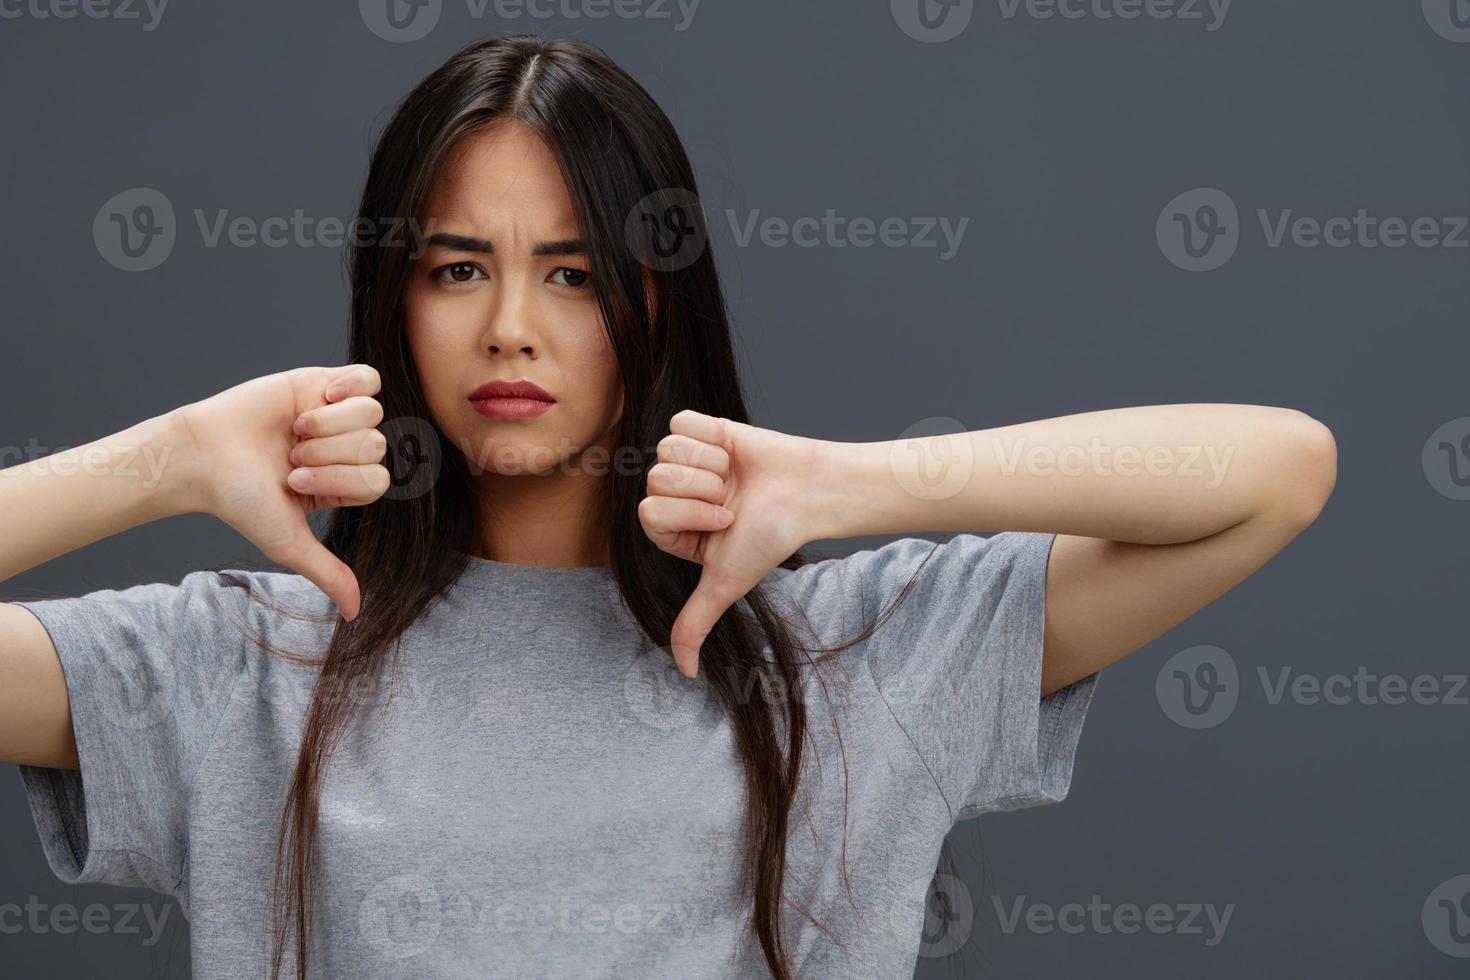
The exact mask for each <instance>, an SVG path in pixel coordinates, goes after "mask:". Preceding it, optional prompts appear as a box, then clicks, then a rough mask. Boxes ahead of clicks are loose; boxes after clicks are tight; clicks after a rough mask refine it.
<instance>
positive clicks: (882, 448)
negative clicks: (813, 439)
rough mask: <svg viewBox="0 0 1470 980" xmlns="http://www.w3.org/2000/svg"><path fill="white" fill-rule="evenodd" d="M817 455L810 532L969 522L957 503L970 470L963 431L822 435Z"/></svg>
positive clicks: (939, 527) (933, 527)
mask: <svg viewBox="0 0 1470 980" xmlns="http://www.w3.org/2000/svg"><path fill="white" fill-rule="evenodd" d="M817 460H818V462H817V466H816V472H815V478H814V480H813V483H814V493H813V495H812V505H811V510H810V522H811V525H812V529H813V534H814V536H813V538H812V540H826V539H837V538H850V537H858V536H863V535H885V534H910V533H924V532H930V531H946V530H953V529H955V528H957V527H962V526H967V525H966V524H965V522H964V520H963V518H962V516H961V514H960V513H958V511H960V510H962V509H963V507H964V501H965V491H966V490H967V488H968V487H969V484H970V483H971V481H972V480H973V478H974V476H975V453H974V447H973V443H972V442H971V440H970V437H969V434H968V433H951V434H944V435H935V436H925V437H919V438H908V439H895V440H890V441H885V442H823V443H821V444H820V446H819V448H818V453H817Z"/></svg>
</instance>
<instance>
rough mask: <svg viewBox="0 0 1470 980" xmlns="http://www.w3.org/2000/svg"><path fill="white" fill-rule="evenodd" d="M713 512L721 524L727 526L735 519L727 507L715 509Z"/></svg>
mask: <svg viewBox="0 0 1470 980" xmlns="http://www.w3.org/2000/svg"><path fill="white" fill-rule="evenodd" d="M715 512H716V516H717V517H718V518H719V521H720V523H721V524H729V523H730V522H731V521H733V520H734V519H735V512H734V511H733V510H731V509H730V508H728V507H717V508H715Z"/></svg>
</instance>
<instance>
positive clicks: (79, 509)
mask: <svg viewBox="0 0 1470 980" xmlns="http://www.w3.org/2000/svg"><path fill="white" fill-rule="evenodd" d="M178 424H179V422H178V415H177V414H176V413H173V412H171V413H169V414H167V415H162V416H159V417H158V418H154V419H148V420H147V421H145V422H140V423H138V424H137V425H135V426H133V427H131V428H129V429H124V430H123V431H121V432H118V433H116V434H115V435H110V436H107V437H105V438H102V439H98V440H97V441H95V442H90V443H88V444H86V445H85V446H78V447H76V448H75V449H68V450H66V451H65V452H60V453H55V454H53V455H51V456H47V457H44V458H43V459H38V460H34V461H32V462H29V463H25V464H23V465H20V466H12V467H9V468H7V469H3V470H0V541H4V542H5V547H4V548H3V549H0V581H3V580H8V579H10V578H12V577H14V576H16V575H18V574H20V573H21V572H23V571H26V570H27V569H29V568H34V567H35V566H37V565H40V564H43V563H45V562H48V561H50V560H51V559H52V558H55V557H57V556H58V555H63V554H66V553H67V552H69V551H74V550H75V549H77V548H81V547H83V546H84V545H87V544H91V543H92V542H93V541H99V540H101V539H103V538H106V537H110V536H111V535H114V534H117V533H118V532H119V531H125V530H127V529H128V528H131V527H136V526H138V525H139V524H146V523H148V522H149V521H154V520H157V519H159V518H161V517H168V516H170V515H173V514H186V513H191V512H193V511H197V510H200V509H202V508H201V505H200V503H199V501H198V500H196V499H192V498H191V496H190V493H189V488H190V487H191V486H193V485H194V484H193V483H192V481H190V480H187V479H179V478H177V476H178V474H176V473H170V467H171V466H174V465H176V464H177V465H180V466H181V465H184V461H183V460H182V459H181V458H180V456H181V455H182V454H179V453H178V452H177V450H178V447H179V444H180V443H179V438H178V432H177V426H178ZM0 759H4V760H5V761H9V762H19V763H25V764H27V765H37V766H60V767H66V768H71V769H75V768H76V767H77V758H76V744H75V742H74V741H73V739H72V731H71V713H70V707H69V705H68V703H67V696H66V682H65V679H64V678H63V676H62V673H61V663H60V661H59V660H58V659H57V656H56V648H55V647H54V646H53V645H52V643H51V638H50V636H48V635H47V633H46V630H45V628H44V627H43V626H42V625H41V623H40V621H39V620H38V619H36V617H35V616H33V615H31V613H30V612H29V611H28V610H26V609H23V608H21V607H20V606H16V605H12V604H10V603H3V604H0Z"/></svg>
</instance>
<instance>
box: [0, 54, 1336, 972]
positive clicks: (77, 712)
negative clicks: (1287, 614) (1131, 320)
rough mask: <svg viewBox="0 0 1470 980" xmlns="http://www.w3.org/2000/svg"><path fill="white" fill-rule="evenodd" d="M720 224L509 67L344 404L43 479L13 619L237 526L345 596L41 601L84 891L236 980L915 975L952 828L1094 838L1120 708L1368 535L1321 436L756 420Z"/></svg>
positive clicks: (557, 86) (682, 189)
mask: <svg viewBox="0 0 1470 980" xmlns="http://www.w3.org/2000/svg"><path fill="white" fill-rule="evenodd" d="M696 193H697V191H696V186H695V181H694V178H693V174H692V172H691V169H690V166H689V163H688V160H687V158H686V156H685V153H684V151H683V148H682V147H681V145H680V143H679V141H678V138H677V136H676V135H675V133H674V131H673V129H672V127H671V125H670V124H669V121H668V120H667V118H666V117H665V116H664V115H663V113H662V112H661V111H660V110H659V109H658V107H657V106H656V105H655V104H654V103H653V101H652V100H651V99H650V98H649V96H648V95H647V93H646V92H645V91H644V90H643V89H642V88H641V87H640V86H639V85H638V84H637V83H636V82H634V81H633V80H632V79H631V78H630V77H628V76H627V75H626V74H625V73H623V72H622V71H621V70H620V69H618V68H617V67H616V66H615V65H613V64H612V63H611V62H610V61H608V60H607V59H606V58H605V57H604V56H602V55H601V54H600V53H598V52H596V51H595V50H594V49H591V48H588V47H586V46H583V45H580V44H574V43H566V42H556V43H544V42H541V41H537V40H534V39H531V38H525V37H511V38H496V39H491V40H488V41H484V42H481V43H477V44H474V45H471V46H469V47H467V48H466V49H465V50H463V51H462V52H460V53H459V54H457V55H456V56H455V57H453V58H452V59H451V60H450V61H449V62H447V63H446V64H445V65H444V66H442V67H441V68H439V69H438V70H437V71H435V72H434V73H433V74H431V75H430V76H429V77H427V78H426V79H424V80H423V81H422V82H421V83H420V84H419V85H418V86H417V87H416V88H415V89H414V90H413V91H412V92H411V93H409V95H408V96H407V98H406V99H405V100H404V102H403V103H402V104H401V106H400V107H399V109H398V111H397V113H396V115H395V116H394V117H393V119H392V120H391V122H390V123H389V125H388V126H387V128H386V130H385V131H384V133H383V134H382V136H381V138H380V140H379V142H378V145H377V147H376V149H375V152H374V154H373V158H372V162H371V166H370V170H369V174H368V178H367V184H366V188H365V191H364V194H363V198H362V202H361V206H360V217H361V219H362V223H361V224H360V226H359V227H363V228H373V229H382V230H385V233H384V234H381V235H379V236H378V237H369V238H365V239H361V238H360V240H359V241H357V242H355V244H354V248H353V252H352V339H351V346H350V350H349V357H348V361H349V363H348V364H347V365H346V366H345V367H339V368H320V367H311V368H299V369H296V370H291V371H285V372H282V373H279V374H275V375H271V376H268V377H264V378H258V379H255V380H252V381H248V382H246V383H244V384H241V385H238V386H236V387H234V388H231V389H229V390H227V391H225V392H222V393H220V394H218V395H215V396H213V397H211V398H207V399H204V400H202V401H199V402H195V403H192V404H188V405H185V406H182V407H180V408H178V409H175V410H173V411H171V412H168V413H167V414H165V415H163V416H161V417H159V418H155V419H150V420H147V421H144V422H141V423H139V424H138V425H136V426H134V427H132V428H130V429H127V430H125V431H123V432H120V433H118V434H116V435H113V436H109V437H106V438H103V439H100V440H98V441H96V442H94V443H91V444H89V445H87V446H83V447H81V448H79V449H76V450H71V451H69V452H66V453H59V454H56V455H54V456H51V457H47V458H45V459H42V460H39V461H36V462H34V463H30V464H27V465H25V466H17V467H15V468H13V469H11V470H7V471H5V472H4V474H3V475H4V477H5V478H4V479H3V480H0V541H4V542H5V544H4V546H3V551H0V578H6V579H8V578H10V577H11V576H13V575H16V574H18V573H19V572H22V571H24V570H25V569H28V568H31V567H34V566H36V565H38V564H40V563H42V562H45V561H47V560H48V559H50V558H52V557H55V556H56V555H59V554H62V553H64V552H66V551H69V550H72V549H74V548H77V547H80V546H82V545H84V544H86V543H89V542H92V541H96V540H98V539H100V538H103V537H106V536H108V535H111V534H114V533H116V532H118V531H120V530H123V529H124V528H127V527H131V526H134V525H137V524H139V523H143V522H146V521H150V520H155V519H158V518H161V517H165V516H168V515H173V514H180V513H193V512H203V513H210V514H214V515H215V516H217V517H219V518H220V519H221V520H224V521H226V522H227V523H229V524H230V525H231V526H232V527H234V528H236V529H237V530H238V531H240V532H241V533H242V534H243V535H245V536H246V537H247V538H248V539H249V540H251V541H252V542H254V544H255V545H257V546H258V547H259V548H260V550H261V551H262V552H263V553H264V554H265V555H266V556H267V557H268V558H270V559H272V560H273V561H275V562H278V563H280V564H281V565H284V566H286V567H287V568H288V569H291V570H293V571H294V572H295V573H297V574H291V573H288V572H279V571H253V570H246V569H241V568H235V569H223V570H209V571H198V572H194V573H192V574H189V575H187V576H185V577H184V578H183V580H182V581H181V582H180V583H178V584H176V585H168V584H162V583H155V584H149V585H141V586H135V587H133V588H130V589H125V590H122V591H112V590H101V591H96V592H92V593H89V594H87V595H84V596H80V597H76V598H65V599H55V600H46V601H33V602H22V603H11V604H7V605H3V606H0V651H3V653H0V691H3V692H5V693H3V694H0V757H3V758H5V759H7V760H10V761H14V762H16V763H19V764H20V765H21V766H22V769H21V773H22V775H23V777H24V781H25V786H26V789H27V792H28V797H29V800H30V803H31V806H32V808H33V813H34V815H35V818H36V822H37V826H38V829H39V831H40V834H41V838H42V841H43V844H44V847H45V852H46V855H47V858H48V861H49V862H50V864H51V867H52V869H53V870H54V871H55V873H56V874H57V875H59V876H60V877H61V878H63V879H64V880H67V881H74V882H82V881H97V882H112V883H117V884H128V885H141V886H146V887H150V888H154V889H157V890H159V891H163V892H166V893H169V894H173V895H176V896H178V898H179V900H180V901H181V903H182V904H183V906H184V908H185V910H186V911H187V912H188V913H189V916H190V919H191V922H192V938H193V946H194V948H193V957H194V970H195V974H196V976H199V977H203V978H217V977H219V978H223V977H258V976H260V975H262V974H264V973H266V972H269V973H270V975H271V976H273V977H274V976H277V975H279V974H280V973H282V972H286V973H294V974H296V975H301V976H305V975H307V974H306V971H307V969H308V968H309V969H310V970H311V971H313V973H314V974H315V975H326V976H339V975H340V976H346V975H350V976H354V977H374V976H384V977H388V976H392V977H400V976H420V977H428V976H460V975H464V976H477V977H485V976H507V977H524V976H573V975H575V976H640V977H675V976H677V977H694V976H698V977H715V976H721V977H737V976H738V977H746V976H751V977H754V976H765V975H771V976H776V977H781V978H787V977H793V976H796V975H798V974H799V975H802V976H809V977H829V976H830V977H858V976H861V977H893V976H900V975H902V976H907V975H909V974H910V973H911V972H912V969H913V964H914V959H915V956H916V953H917V950H918V944H919V937H920V932H921V929H922V926H923V921H924V898H925V894H926V890H927V888H928V886H929V884H930V878H931V875H932V873H933V871H934V868H935V864H936V860H937V857H938V855H939V852H940V847H941V845H942V843H943V840H944V837H945V835H946V834H947V832H948V831H949V830H950V829H951V827H952V826H953V825H954V823H955V822H956V821H957V820H960V819H964V818H967V817H972V816H975V815H978V814H980V813H983V812H988V811H992V810H999V809H1013V808H1017V807H1022V806H1028V805H1035V804H1040V803H1046V802H1052V801H1058V800H1061V799H1062V798H1063V797H1065V795H1066V793H1067V789H1068V785H1069V783H1070V777H1071V768H1072V758H1073V753H1074V751H1075V747H1076V744H1077V740H1078V737H1079V735H1080V732H1081V727H1082V723H1083V718H1084V716H1085V713H1086V710H1087V706H1088V704H1089V702H1090V700H1091V697H1092V692H1093V689H1094V686H1095V684H1096V680H1097V674H1098V672H1099V671H1100V670H1101V669H1102V668H1103V667H1105V666H1107V665H1108V664H1110V663H1113V662H1115V661H1117V660H1118V659H1119V658H1121V657H1123V656H1124V655H1126V654H1127V653H1129V652H1130V651H1132V650H1135V649H1137V648H1138V647H1140V646H1142V645H1144V644H1146V643H1148V642H1149V641H1150V640H1152V639H1154V638H1155V637H1158V636H1159V635H1160V634H1162V633H1163V632H1164V631H1166V630H1168V629H1169V628H1170V627H1172V626H1173V625H1175V624H1177V623H1178V622H1180V621H1181V620H1183V619H1184V618H1185V617H1187V616H1189V615H1190V614H1192V613H1193V612H1195V611H1196V610H1198V609H1200V608H1201V607H1203V606H1204V605H1206V604H1207V603H1209V602H1210V601H1212V600H1213V599H1215V598H1216V597H1218V596H1220V595H1221V594H1223V593H1224V592H1225V591H1226V590H1228V589H1230V588H1231V587H1233V586H1234V585H1236V584H1237V583H1239V582H1240V581H1241V580H1243V579H1244V578H1245V577H1246V576H1248V575H1249V574H1250V573H1251V572H1253V571H1254V570H1256V569H1257V568H1259V567H1260V566H1261V565H1262V564H1264V563H1265V562H1266V561H1267V560H1269V559H1270V557H1271V556H1272V555H1274V554H1275V553H1276V552H1277V551H1279V550H1280V549H1281V548H1282V547H1284V546H1285V544H1286V543H1287V542H1288V541H1290V540H1291V539H1292V538H1293V537H1294V536H1295V535H1296V534H1298V533H1299V532H1300V531H1301V530H1302V529H1303V528H1305V527H1306V526H1307V525H1308V524H1309V523H1311V521H1312V520H1313V519H1314V518H1315V517H1316V515H1317V513H1318V512H1319V511H1320V509H1321V508H1322V506H1323V504H1324V503H1325V501H1326V499H1327V497H1328V495H1329V494H1330V493H1331V490H1332V486H1333V483H1334V480H1335V447H1334V444H1333V440H1332V437H1331V434H1330V433H1329V432H1328V431H1327V429H1325V428H1324V427H1323V426H1322V425H1321V424H1319V423H1317V422H1316V421H1314V420H1312V419H1311V418H1309V417H1307V416H1305V415H1303V414H1301V413H1299V412H1295V411H1290V410H1283V409H1274V408H1265V407H1256V406H1246V405H1212V404H1196V405H1166V406H1157V407H1148V408H1131V409H1121V410H1115V411H1105V412H1093V413H1088V414H1083V415H1073V416H1066V417H1061V418H1053V419H1047V420H1043V421H1037V422H1032V423H1027V424H1023V425H1013V426H1006V427H1003V428H995V429H988V430H978V431H975V432H968V433H952V434H942V435H935V436H930V437H926V438H921V439H911V440H898V441H893V442H871V443H855V444H845V443H836V442H831V441H826V440H818V439H810V438H804V437H801V436H796V435H791V434H786V433H780V432H776V431H773V430H770V429H764V428H760V427H757V426H755V425H752V424H751V423H750V422H749V421H748V415H747V413H746V411H745V407H744V404H743V398H742V396H741V390H740V384H739V381H738V378H737V374H736V369H735V363H734V358H733V355H732V349H731V340H730V334H729V329H728V325H727V322H726V314H725V306H724V301H723V297H722V294H721V291H720V287H719V283H718V280H717V277H716V272H715V265H714V261H713V257H712V255H711V254H710V250H709V249H708V248H707V247H705V246H704V241H705V238H704V235H705V228H704V225H703V218H702V215H701V214H700V212H699V208H698V206H697V203H693V202H695V201H696V198H695V197H694V195H695V194H696ZM400 216H401V217H403V218H406V219H407V220H406V221H400V220H397V219H398V218H399V217H400ZM387 229H398V230H401V231H402V234H395V233H391V232H387V231H386V230H387ZM390 442H391V446H390ZM390 451H391V452H392V453H393V458H392V459H388V458H387V453H389V452H390ZM139 459H144V460H158V461H159V462H160V466H159V467H158V470H157V471H159V472H161V473H162V476H161V477H160V478H157V479H150V478H148V476H147V474H148V473H150V472H154V471H155V470H154V469H151V468H147V467H141V466H139V465H137V460H139ZM385 461H386V462H388V463H391V464H393V470H394V471H395V473H396V474H397V477H398V478H397V479H390V470H389V467H388V466H386V465H384V464H385ZM319 510H330V511H331V523H330V526H329V527H328V528H327V530H326V532H325V535H324V537H323V538H322V540H320V541H319V540H318V539H317V538H316V537H315V536H314V535H313V533H312V531H311V529H310V527H309V525H308V523H307V520H306V517H307V515H308V514H310V513H313V512H315V511H319ZM954 528H975V529H1000V533H997V534H995V535H993V536H992V537H989V538H986V537H980V536H978V535H976V534H973V533H960V534H958V535H956V536H954V537H953V538H951V539H949V540H947V541H945V542H944V543H942V544H939V545H934V544H932V543H931V542H928V541H925V540H924V539H922V538H918V537H902V538H899V539H898V540H896V541H894V542H893V543H890V544H888V545H885V546H883V547H881V548H876V549H871V550H864V551H858V552H856V553H854V554H851V555H849V556H848V557H845V558H841V559H830V560H826V561H820V562H814V561H811V560H810V559H808V558H806V557H805V556H804V555H802V553H801V551H800V549H801V548H802V547H803V546H805V545H806V544H807V543H809V542H812V541H817V540H825V539H836V538H846V537H853V536H858V535H865V534H910V535H911V534H914V533H919V532H931V531H945V530H951V529H954ZM334 607H335V610H334ZM263 651H264V652H263ZM675 665H677V670H678V671H679V673H678V674H675V673H673V670H674V666H675ZM813 708H815V709H818V710H809V709H813Z"/></svg>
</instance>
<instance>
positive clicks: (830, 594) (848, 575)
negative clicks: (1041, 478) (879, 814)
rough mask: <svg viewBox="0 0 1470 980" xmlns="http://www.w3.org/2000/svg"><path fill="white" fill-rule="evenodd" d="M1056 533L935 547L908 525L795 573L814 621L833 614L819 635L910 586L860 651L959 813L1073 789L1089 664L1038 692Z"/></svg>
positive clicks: (850, 628) (859, 620)
mask: <svg viewBox="0 0 1470 980" xmlns="http://www.w3.org/2000/svg"><path fill="white" fill-rule="evenodd" d="M1054 540H1055V536H1054V535H1052V534H1050V533H1038V532H1018V531H1006V532H1001V533H999V534H995V535H991V536H989V537H982V536H980V535H976V534H969V533H961V534H956V535H953V536H951V537H950V538H949V539H948V540H946V541H944V542H942V543H940V544H938V545H936V544H935V543H934V542H933V541H930V540H926V539H923V538H916V537H906V538H901V539H899V540H897V541H893V542H890V543H888V544H886V545H884V546H882V547H881V548H876V549H870V550H866V551H859V552H856V553H854V554H852V555H849V556H847V557H845V558H840V559H829V560H828V561H826V562H822V563H819V565H817V566H810V569H811V571H809V570H808V569H798V570H796V572H795V573H794V574H796V575H797V576H798V577H799V578H800V577H802V574H803V573H806V574H805V576H804V577H805V581H804V582H802V583H801V585H802V586H804V589H802V591H805V592H806V593H807V596H806V598H807V604H808V608H809V609H812V610H814V611H815V612H814V615H815V618H816V619H817V620H820V621H821V622H820V623H819V624H818V625H826V624H829V623H834V621H835V624H834V625H832V627H831V629H830V630H823V636H822V639H823V640H829V638H830V639H835V638H836V637H837V636H838V635H839V634H840V635H841V636H842V637H843V638H846V637H849V636H852V635H855V633H856V631H857V630H859V629H860V628H861V627H862V626H864V625H866V624H867V623H869V622H871V621H873V620H874V619H876V618H877V617H878V615H879V613H880V612H882V611H884V610H885V609H886V608H887V607H888V606H889V605H890V604H891V603H892V602H893V600H894V599H895V598H896V597H897V596H898V594H899V593H900V592H902V591H903V589H904V588H905V587H906V586H907V587H908V588H909V592H908V594H907V595H906V596H905V597H904V599H903V600H902V602H900V603H899V605H898V606H897V609H896V610H895V611H894V612H893V614H892V615H891V616H890V617H889V618H888V619H887V620H886V621H885V622H884V623H883V625H881V626H880V627H879V628H878V630H877V631H876V632H875V633H874V634H873V635H872V636H871V637H870V638H869V639H868V640H866V641H865V644H864V647H863V649H864V658H865V660H866V663H867V666H868V669H869V670H870V671H871V674H872V679H873V682H874V684H875V685H876V687H877V689H878V692H879V694H880V696H881V698H882V701H883V702H884V704H885V705H886V707H887V709H888V710H889V712H890V713H891V714H892V716H893V720H894V721H895V722H896V723H897V725H898V728H899V730H900V731H901V732H902V734H903V737H905V738H907V740H908V741H909V742H910V743H911V744H912V746H913V748H914V750H915V752H916V753H917V755H918V757H919V758H920V759H921V760H922V763H923V764H924V765H925V766H926V767H927V768H928V770H929V772H930V773H931V774H932V776H933V778H934V781H935V783H936V784H937V785H938V787H939V790H940V792H941V793H942V794H943V797H944V799H945V802H946V803H947V804H948V806H949V809H950V812H951V815H952V817H953V819H954V820H956V821H959V820H964V819H968V818H970V817H975V816H979V815H980V814H982V813H987V812H991V811H996V810H1016V809H1021V808H1023V807H1029V806H1037V805H1041V804H1046V803H1056V802H1060V801H1061V800H1063V799H1065V798H1066V796H1067V793H1068V790H1069V789H1070V786H1071V780H1072V764H1073V760H1074V757H1075V755H1076V751H1077V745H1078V741H1079V739H1080V737H1081V734H1082V727H1083V721H1084V719H1085V718H1086V714H1087V709H1088V706H1089V705H1090V704H1091V701H1092V695H1093V691H1094V689H1095V688H1096V686H1097V680H1098V675H1097V674H1091V675H1089V676H1087V677H1084V678H1082V679H1081V680H1078V681H1076V682H1075V683H1073V684H1071V685H1069V686H1068V687H1065V688H1062V689H1060V690H1058V691H1056V692H1054V693H1052V694H1051V695H1049V696H1047V697H1045V698H1043V697H1041V661H1042V638H1043V627H1044V624H1045V614H1046V569H1047V562H1048V560H1049V557H1050V554H1051V545H1052V542H1053V541H1054ZM931 552H932V554H931ZM823 565H825V566H827V567H826V568H825V569H821V566H823ZM911 579H912V585H909V582H910V580H911Z"/></svg>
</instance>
